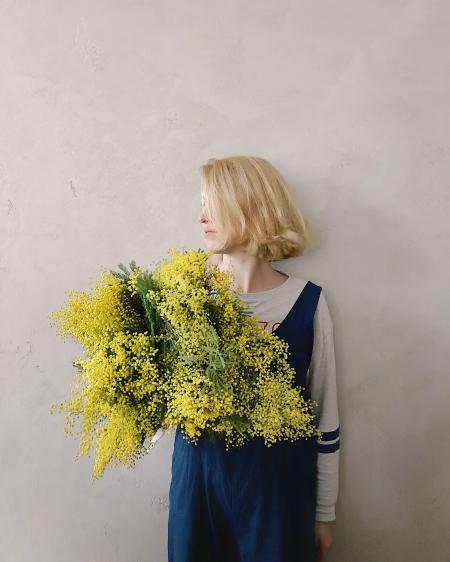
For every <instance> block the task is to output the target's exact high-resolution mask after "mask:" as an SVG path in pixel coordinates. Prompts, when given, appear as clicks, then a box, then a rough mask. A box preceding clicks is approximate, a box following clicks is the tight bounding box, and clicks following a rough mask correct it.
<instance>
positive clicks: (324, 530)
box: [316, 521, 333, 562]
mask: <svg viewBox="0 0 450 562" xmlns="http://www.w3.org/2000/svg"><path fill="white" fill-rule="evenodd" d="M332 542H333V539H332V537H331V525H330V523H329V522H328V521H316V562H325V556H326V554H327V552H328V550H329V548H330V546H331V543H332Z"/></svg>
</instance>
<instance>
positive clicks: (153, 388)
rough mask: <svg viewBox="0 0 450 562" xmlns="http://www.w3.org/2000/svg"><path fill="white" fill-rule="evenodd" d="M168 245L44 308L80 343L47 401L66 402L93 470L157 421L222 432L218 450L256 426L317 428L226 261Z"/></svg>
mask: <svg viewBox="0 0 450 562" xmlns="http://www.w3.org/2000/svg"><path fill="white" fill-rule="evenodd" d="M168 253H169V254H170V258H167V259H163V260H161V261H160V262H158V263H157V264H156V267H155V268H154V269H153V270H152V271H148V270H145V269H141V268H140V267H138V266H137V265H136V263H135V262H134V261H132V262H130V267H129V268H126V267H124V266H123V265H122V264H119V266H118V267H119V269H120V271H119V272H115V271H111V270H110V271H109V272H103V273H102V276H101V278H100V279H99V280H98V281H97V283H96V284H95V286H94V287H93V290H92V293H91V294H89V293H85V292H80V291H68V293H69V298H68V301H67V303H66V305H65V306H64V307H62V308H61V309H59V310H57V311H56V312H53V313H52V314H51V315H50V320H51V324H52V325H56V326H57V333H58V334H59V335H61V336H63V337H64V338H66V337H67V336H70V337H72V338H73V339H75V340H76V341H77V342H79V343H80V344H81V345H82V347H83V348H84V354H83V355H82V356H80V357H78V358H76V359H75V360H74V361H72V363H73V365H74V366H75V367H76V375H75V381H74V387H73V391H72V395H71V397H70V398H69V399H68V400H64V401H63V402H62V403H59V404H52V405H51V412H52V413H53V412H54V411H56V410H58V411H64V412H65V413H66V425H65V427H64V431H65V432H66V433H67V434H70V435H73V436H76V435H79V436H80V447H79V454H80V455H87V454H89V452H90V451H91V449H92V448H94V449H95V451H96V458H95V465H94V469H93V478H94V479H98V478H100V477H101V476H102V475H103V473H104V471H105V468H106V466H107V465H108V464H111V465H116V464H117V463H119V462H121V463H123V464H124V465H126V466H128V467H133V466H134V465H135V462H136V460H137V459H138V458H140V457H142V456H143V455H144V454H146V453H147V452H148V447H147V443H148V440H150V439H151V438H152V437H153V435H154V434H155V432H156V431H157V429H159V428H164V429H168V430H169V429H172V430H175V429H176V428H177V427H178V426H180V428H181V429H182V430H183V435H184V438H186V439H189V440H190V441H191V442H193V443H197V439H198V437H199V436H200V435H202V434H203V433H204V434H205V436H206V439H207V440H214V439H223V440H224V442H225V445H226V448H227V450H228V449H229V448H230V447H231V446H240V445H242V444H243V443H245V441H248V440H250V439H254V438H256V437H262V438H263V439H264V443H265V445H267V446H270V445H271V444H272V443H275V442H277V441H280V440H283V439H284V440H297V439H301V438H308V437H310V436H321V432H320V431H319V430H318V428H317V427H316V424H315V423H314V422H315V420H314V414H313V407H314V404H315V403H314V402H313V401H306V400H304V398H303V396H302V394H301V392H300V390H301V389H300V388H299V387H298V386H295V383H294V380H295V371H294V370H293V368H292V367H291V366H290V364H289V362H288V360H287V358H288V353H289V348H288V344H287V342H285V341H283V340H282V339H280V338H278V337H277V336H276V335H275V334H270V333H268V332H267V331H266V330H264V328H262V326H260V324H259V323H258V321H257V319H256V318H255V317H254V316H253V315H252V313H251V311H250V309H249V307H248V304H247V303H245V302H244V301H243V300H241V299H240V298H239V294H238V293H236V292H235V291H233V290H232V289H231V280H232V276H231V273H229V272H226V271H221V270H219V269H218V268H217V267H215V266H212V265H210V264H208V260H209V258H210V255H211V254H210V253H209V252H206V251H202V250H198V251H194V250H183V251H180V250H177V249H176V248H171V249H169V250H168ZM77 421H79V422H80V425H79V428H78V430H75V429H74V428H75V425H76V422H77Z"/></svg>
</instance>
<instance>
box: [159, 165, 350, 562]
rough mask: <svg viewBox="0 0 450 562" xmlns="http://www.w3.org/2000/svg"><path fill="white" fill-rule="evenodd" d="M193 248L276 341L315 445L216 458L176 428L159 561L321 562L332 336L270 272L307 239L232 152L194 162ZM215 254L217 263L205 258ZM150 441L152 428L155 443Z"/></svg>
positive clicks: (293, 289) (272, 190) (327, 512)
mask: <svg viewBox="0 0 450 562" xmlns="http://www.w3.org/2000/svg"><path fill="white" fill-rule="evenodd" d="M201 175H202V184H201V198H202V211H201V215H200V217H199V222H200V224H201V226H202V229H203V235H204V237H205V243H206V246H207V248H208V250H209V251H211V252H212V253H213V258H212V259H213V261H214V260H215V261H216V263H215V265H217V267H219V269H223V270H227V271H231V272H232V273H233V277H234V279H233V289H234V290H236V291H237V292H239V294H240V297H241V298H242V299H244V300H245V301H247V302H248V303H249V305H250V307H251V309H252V312H253V314H255V315H256V317H257V318H258V320H259V321H260V322H261V324H262V325H263V326H264V328H265V329H267V330H270V331H271V332H275V333H276V334H277V336H278V337H281V338H283V339H284V340H286V341H288V343H289V348H290V350H291V355H290V359H289V360H290V362H291V364H292V366H293V367H294V368H295V370H296V384H298V385H300V386H302V387H303V390H302V393H303V394H304V397H305V398H306V399H312V400H315V401H316V403H317V416H316V420H317V423H318V425H319V428H320V430H321V431H322V432H323V437H322V439H321V440H315V439H306V440H305V439H302V440H298V441H296V442H287V441H283V442H280V443H276V444H275V445H272V446H271V447H266V446H264V444H263V442H262V439H256V440H253V441H251V442H248V443H246V444H245V445H244V446H242V447H233V448H231V449H230V450H229V451H228V452H226V451H225V448H224V445H223V443H222V442H218V443H217V442H216V443H213V444H211V443H205V442H204V440H203V439H202V438H200V440H199V442H198V444H197V445H195V444H192V443H190V442H189V441H187V440H186V439H184V438H183V436H182V435H181V433H180V428H178V429H177V431H176V436H175V442H174V449H173V456H172V480H171V485H170V492H169V521H168V554H169V562H222V561H223V562H325V556H326V552H327V551H328V549H329V547H330V545H331V541H332V537H331V529H330V522H331V521H333V520H334V519H335V511H334V509H335V503H336V500H337V492H338V461H339V421H338V409H337V393H336V376H335V363H334V347H333V330H332V323H331V319H330V316H329V311H328V306H327V303H326V300H325V297H324V295H323V291H322V290H321V287H320V286H318V285H316V284H314V283H312V282H311V281H305V280H303V279H301V278H300V277H296V276H292V275H289V274H286V273H282V272H281V271H279V270H277V269H273V268H272V267H271V265H270V262H271V261H277V260H282V259H286V258H290V257H293V256H299V255H302V254H303V252H304V250H305V248H306V246H307V244H308V243H309V241H310V239H309V236H308V234H307V231H306V227H305V223H304V220H303V218H302V215H301V213H300V211H299V210H298V209H297V207H296V206H295V204H294V201H293V199H292V198H291V196H290V194H289V192H288V189H287V187H286V184H285V182H284V180H283V178H282V177H281V175H280V174H279V172H278V171H277V170H276V169H275V168H274V167H273V166H272V165H271V164H270V163H269V162H267V161H266V160H264V159H262V158H257V157H249V156H236V157H229V158H223V159H220V160H219V159H210V160H209V161H208V162H207V164H205V165H204V166H202V167H201ZM216 256H217V258H216ZM159 436H161V432H160V433H159V435H158V437H159Z"/></svg>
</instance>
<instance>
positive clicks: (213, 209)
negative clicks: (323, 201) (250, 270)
mask: <svg viewBox="0 0 450 562" xmlns="http://www.w3.org/2000/svg"><path fill="white" fill-rule="evenodd" d="M200 173H201V191H202V198H203V199H204V202H205V210H206V215H207V216H208V217H210V218H211V220H212V221H213V224H214V226H215V227H217V231H218V232H217V234H218V236H219V237H220V238H221V248H222V249H227V248H230V247H234V246H236V245H243V246H244V247H245V248H246V251H248V252H249V253H250V254H251V255H254V256H257V257H259V258H261V259H264V260H267V261H276V260H281V259H285V258H290V257H294V256H301V255H302V254H303V253H304V251H305V249H306V248H307V246H309V244H310V242H311V236H310V234H309V232H308V231H307V227H306V224H305V221H304V219H303V217H302V214H301V212H300V210H299V209H298V207H297V205H296V204H295V202H294V200H293V199H292V197H291V195H290V193H289V190H288V187H287V185H286V182H285V181H284V179H283V177H282V176H281V174H280V173H279V172H278V171H277V170H276V168H275V167H274V166H273V165H272V164H270V162H268V161H267V160H265V159H264V158H258V157H256V156H229V157H227V158H221V159H216V158H210V159H209V160H208V161H207V163H206V164H204V165H203V166H201V167H200Z"/></svg>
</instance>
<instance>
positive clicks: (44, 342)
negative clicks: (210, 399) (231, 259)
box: [0, 0, 450, 562]
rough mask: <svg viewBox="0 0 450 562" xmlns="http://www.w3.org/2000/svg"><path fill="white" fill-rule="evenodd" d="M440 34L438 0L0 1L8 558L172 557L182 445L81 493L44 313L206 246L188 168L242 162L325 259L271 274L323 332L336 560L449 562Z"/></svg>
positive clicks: (448, 245) (446, 196)
mask: <svg viewBox="0 0 450 562" xmlns="http://www.w3.org/2000/svg"><path fill="white" fill-rule="evenodd" d="M449 29H450V5H449V3H448V2H444V1H439V0H414V1H406V0H403V1H401V0H394V1H390V2H387V1H386V0H380V1H378V2H368V1H367V0H366V1H364V0H363V1H356V0H352V1H347V2H346V1H344V2H330V1H323V2H313V1H303V0H301V1H298V2H292V1H287V0H279V1H275V0H265V1H260V2H255V1H253V2H251V1H250V2H249V1H236V0H234V1H229V2H227V1H222V2H215V1H214V0H212V1H211V0H209V1H206V0H204V1H199V0H195V1H191V2H187V1H186V2H182V1H180V0H178V1H173V0H168V1H166V2H153V1H150V0H135V1H132V0H129V1H117V0H108V1H107V2H106V1H100V0H92V1H90V2H87V1H85V0H83V1H74V2H61V1H56V0H42V1H41V2H24V1H23V0H16V1H14V2H13V1H11V0H4V1H0V73H1V84H0V188H1V199H0V211H1V216H0V249H1V255H0V273H1V285H0V295H1V316H0V318H1V337H0V358H1V377H2V389H1V393H0V435H1V485H0V486H1V488H0V498H1V501H0V529H1V531H0V560H1V561H2V562H3V561H5V562H38V561H39V562H41V561H42V562H163V561H165V560H167V554H166V541H167V516H168V489H169V483H170V460H171V452H172V446H173V438H172V437H168V436H165V437H164V438H163V439H161V440H160V441H159V442H158V443H157V445H156V447H155V448H154V449H153V450H152V451H151V452H150V454H149V455H147V456H146V457H145V459H143V460H142V461H141V462H140V463H139V464H138V466H137V467H136V468H135V470H127V469H126V468H116V469H113V470H110V471H108V472H107V473H106V474H105V476H104V477H103V478H102V479H101V480H100V481H98V482H96V483H95V484H91V482H90V473H91V468H92V463H93V459H92V457H91V458H86V457H84V458H82V459H80V460H79V461H77V462H74V457H75V454H76V452H77V447H78V444H77V442H75V441H74V440H70V439H67V438H66V437H65V436H64V433H63V431H62V427H63V421H64V420H63V416H62V415H61V414H59V415H58V414H55V415H54V416H51V415H50V414H49V405H50V403H52V402H55V401H59V400H62V399H64V398H66V397H67V395H68V391H69V388H70V383H71V381H72V379H73V374H74V371H73V368H72V365H71V360H72V358H73V357H75V356H76V355H78V353H79V351H80V348H79V347H78V346H77V344H75V342H67V343H66V344H64V343H63V342H62V340H61V339H60V338H58V337H57V336H56V335H55V333H54V331H53V329H52V328H50V327H49V324H48V320H47V316H48V314H49V313H50V312H51V311H53V310H55V309H57V308H59V307H60V306H61V305H62V303H63V302H65V298H66V296H65V291H67V290H69V289H78V290H88V289H89V288H90V287H91V284H92V282H93V281H94V280H95V279H96V278H97V277H98V276H99V273H100V268H101V267H105V268H107V269H109V268H116V266H117V264H118V263H120V262H124V263H128V262H129V260H131V259H136V260H137V261H138V263H140V264H143V265H145V266H150V264H151V262H153V261H154V260H157V259H159V258H160V257H162V256H164V255H165V252H166V249H167V248H168V247H169V246H178V247H181V246H185V247H194V248H198V247H202V246H203V245H204V243H203V238H202V236H201V229H200V225H199V224H198V222H197V220H198V214H199V212H200V191H199V189H200V177H199V173H198V167H199V166H200V165H201V164H202V163H204V162H205V161H206V159H207V158H209V157H224V156H228V155H233V154H254V155H259V156H262V157H264V158H267V159H269V160H270V161H271V162H273V163H274V164H275V165H276V166H277V167H278V168H279V170H280V171H281V173H282V174H283V175H284V176H285V178H286V180H287V181H288V183H289V185H290V187H291V189H292V191H293V192H294V194H295V197H296V198H297V201H298V203H299V205H300V207H301V209H302V211H303V213H304V216H305V217H306V219H307V221H308V223H309V224H310V226H311V229H312V233H313V236H314V244H313V246H312V247H311V248H310V250H309V251H308V252H307V253H306V254H305V256H303V257H301V258H296V259H293V260H289V261H288V262H285V263H281V264H277V265H278V266H279V267H280V268H284V269H285V270H286V271H289V272H292V273H294V274H296V275H299V276H302V277H305V278H309V279H312V280H313V281H315V282H317V283H319V284H320V285H321V286H322V287H323V289H324V291H325V292H326V295H327V298H328V302H329V306H330V312H331V315H332V318H333V322H334V333H335V345H336V360H337V376H338V391H339V405H340V419H341V426H342V434H341V467H340V491H339V499H338V504H337V510H336V513H337V519H336V521H335V522H333V523H332V530H333V538H334V543H333V546H332V549H331V551H330V555H329V557H328V561H327V562H394V561H395V562H405V561H407V562H425V561H430V562H446V561H447V562H448V560H449V559H450V558H449V552H450V537H449V534H448V522H449V520H450V507H449V495H448V468H449V466H450V458H449V450H450V447H449V437H448V428H449V416H448V403H449V390H450V389H449V374H450V347H449V340H450V321H449V319H450V297H449V283H450V259H449V257H450V230H449V213H450V185H449V183H450V182H449V176H450V158H449V156H450V142H449V131H450V119H449V117H450V107H449V86H450V72H449V70H450V34H449ZM211 562H214V561H211ZM249 562H250V561H249ZM255 562H258V561H255ZM274 562H276V561H274Z"/></svg>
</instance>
